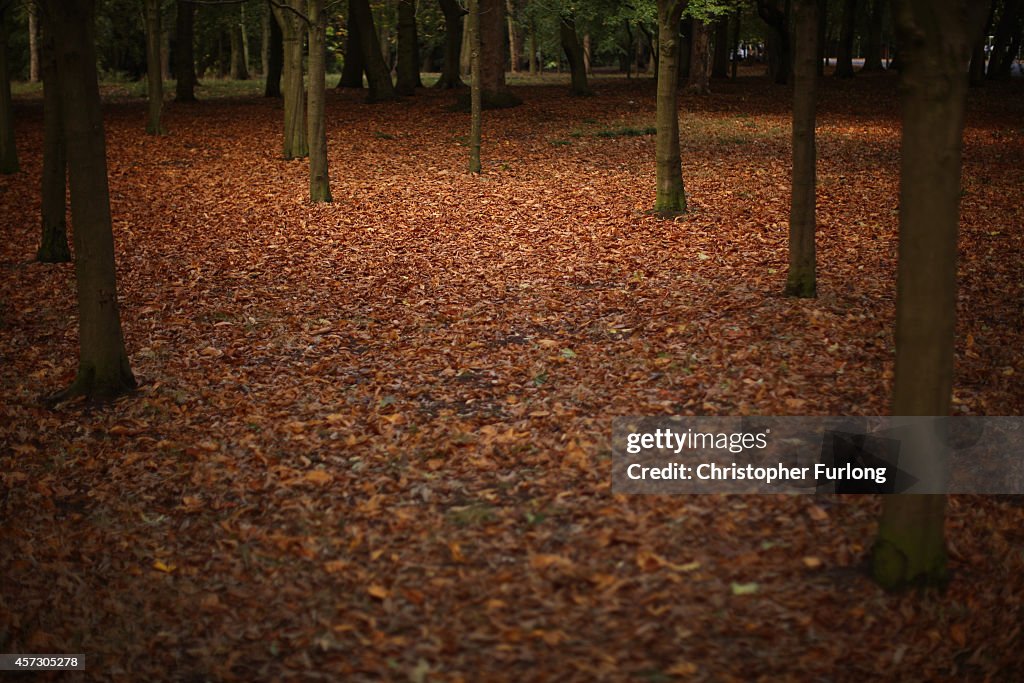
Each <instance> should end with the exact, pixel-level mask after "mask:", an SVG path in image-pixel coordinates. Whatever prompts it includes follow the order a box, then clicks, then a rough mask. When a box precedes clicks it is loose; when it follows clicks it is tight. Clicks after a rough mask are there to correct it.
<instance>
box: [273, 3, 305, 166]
mask: <svg viewBox="0 0 1024 683" xmlns="http://www.w3.org/2000/svg"><path fill="white" fill-rule="evenodd" d="M301 2H303V0H289V6H290V7H292V8H294V9H295V10H298V9H299V8H298V5H299V3H301ZM274 16H275V17H276V18H277V23H278V25H279V26H280V27H281V38H282V43H283V44H284V146H283V154H284V158H285V159H299V158H302V157H306V156H308V155H309V146H308V144H307V142H306V116H305V111H304V109H305V107H304V106H303V105H304V100H305V97H304V95H305V92H304V90H305V89H304V88H303V85H302V56H303V55H302V52H303V50H302V37H303V36H302V34H303V33H304V31H303V28H304V26H303V24H302V20H301V19H300V18H299V17H297V16H296V15H295V12H292V11H289V10H288V9H285V8H283V7H277V6H275V7H274Z"/></svg>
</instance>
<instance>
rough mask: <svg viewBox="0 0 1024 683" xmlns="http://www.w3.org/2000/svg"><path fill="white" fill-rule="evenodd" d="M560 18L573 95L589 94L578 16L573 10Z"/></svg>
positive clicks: (559, 24) (563, 47) (560, 31)
mask: <svg viewBox="0 0 1024 683" xmlns="http://www.w3.org/2000/svg"><path fill="white" fill-rule="evenodd" d="M558 19H559V21H558V33H559V36H560V37H561V42H562V49H563V50H564V51H565V59H566V61H568V62H569V72H570V78H571V83H572V85H571V87H570V91H571V92H572V94H573V95H589V94H590V88H589V86H587V65H586V63H585V60H584V54H583V45H582V44H581V43H580V36H579V33H577V32H576V18H575V16H573V14H572V13H571V12H564V13H562V14H561V15H560V16H559V18H558Z"/></svg>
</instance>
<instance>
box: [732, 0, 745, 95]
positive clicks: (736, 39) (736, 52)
mask: <svg viewBox="0 0 1024 683" xmlns="http://www.w3.org/2000/svg"><path fill="white" fill-rule="evenodd" d="M742 19H743V10H742V9H741V8H738V7H737V8H736V29H735V30H736V32H735V33H733V38H732V77H733V78H736V72H737V71H738V69H739V64H740V28H741V25H740V24H741V22H742Z"/></svg>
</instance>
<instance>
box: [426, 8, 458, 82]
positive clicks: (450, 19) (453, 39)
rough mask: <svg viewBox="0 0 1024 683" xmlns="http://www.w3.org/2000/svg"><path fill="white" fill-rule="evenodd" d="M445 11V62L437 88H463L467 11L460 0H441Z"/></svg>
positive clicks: (442, 9)
mask: <svg viewBox="0 0 1024 683" xmlns="http://www.w3.org/2000/svg"><path fill="white" fill-rule="evenodd" d="M439 4H440V5H441V12H443V13H444V64H443V65H442V66H441V78H440V79H438V81H437V85H435V86H434V87H436V88H443V89H452V88H462V87H464V86H465V83H463V82H462V77H461V75H460V68H459V64H460V57H461V54H462V16H463V15H464V14H465V12H464V11H463V9H462V6H461V5H459V3H458V0H439Z"/></svg>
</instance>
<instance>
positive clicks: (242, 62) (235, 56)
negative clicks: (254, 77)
mask: <svg viewBox="0 0 1024 683" xmlns="http://www.w3.org/2000/svg"><path fill="white" fill-rule="evenodd" d="M147 1H148V0H147ZM231 78H232V80H235V81H247V80H249V67H248V65H247V64H246V59H245V43H244V41H243V38H242V27H241V25H240V24H234V25H233V26H232V27H231Z"/></svg>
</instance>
